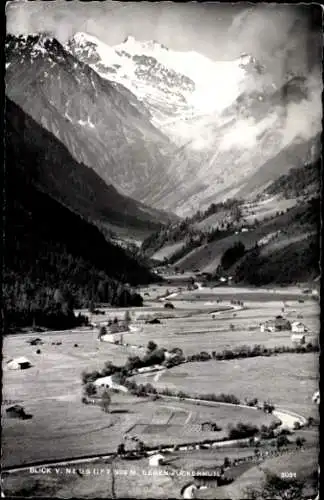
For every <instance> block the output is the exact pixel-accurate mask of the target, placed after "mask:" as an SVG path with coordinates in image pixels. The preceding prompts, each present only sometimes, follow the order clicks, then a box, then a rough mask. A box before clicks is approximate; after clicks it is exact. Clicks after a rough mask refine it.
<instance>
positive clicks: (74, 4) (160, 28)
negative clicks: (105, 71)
mask: <svg viewBox="0 0 324 500" xmlns="http://www.w3.org/2000/svg"><path fill="white" fill-rule="evenodd" d="M314 9H316V7H314V6H307V5H306V6H305V5H304V6H299V5H281V4H260V5H253V4H249V3H244V2H243V3H240V4H236V5H235V4H230V3H229V4H221V3H218V4H217V3H203V4H202V3H196V2H188V3H175V2H117V1H111V0H106V1H103V2H99V1H94V2H84V1H79V0H74V1H66V0H51V1H42V0H34V1H28V0H13V1H11V2H9V3H8V4H7V31H8V32H10V33H13V34H21V33H35V32H41V31H50V32H52V33H53V35H54V36H55V37H56V38H57V39H58V40H59V41H60V42H62V43H65V42H66V41H67V40H68V38H69V37H71V36H72V35H73V34H74V33H76V32H78V31H85V32H88V33H90V34H92V35H95V36H97V37H98V38H99V39H101V40H102V41H104V42H106V43H107V44H109V45H115V44H118V43H120V42H122V41H123V40H124V39H125V37H126V36H127V35H133V36H134V37H135V38H137V39H139V40H156V41H158V42H160V43H163V44H164V45H166V46H167V47H169V48H170V49H174V50H196V51H197V52H201V53H202V54H205V55H206V56H208V57H210V58H212V59H214V60H221V59H223V60H224V59H231V58H235V57H238V56H239V55H240V54H241V53H242V52H249V53H252V54H253V55H254V56H255V57H257V58H258V59H260V60H261V62H263V63H266V64H267V65H270V66H273V67H277V69H278V67H280V68H282V67H284V68H285V70H286V69H289V68H291V69H295V68H296V67H300V68H301V69H302V70H305V68H306V69H307V68H309V69H310V68H312V66H313V65H314V63H316V62H317V63H318V64H319V65H320V64H321V52H320V50H319V47H321V43H322V42H321V40H322V38H321V35H320V31H319V27H318V26H317V28H316V23H315V22H314V21H316V18H318V10H319V7H318V8H317V9H318V10H317V11H315V10H314ZM317 24H318V23H317Z"/></svg>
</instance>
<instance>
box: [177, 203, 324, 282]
mask: <svg viewBox="0 0 324 500" xmlns="http://www.w3.org/2000/svg"><path fill="white" fill-rule="evenodd" d="M319 213H320V206H319V199H318V198H312V199H310V200H309V201H308V202H302V203H300V204H299V205H296V206H294V207H292V208H291V209H289V210H287V211H286V212H285V213H277V214H274V216H272V217H271V218H270V219H269V220H265V221H263V222H261V223H258V224H253V225H251V226H249V227H248V228H245V230H244V231H243V232H242V230H239V231H235V230H232V231H229V232H227V233H226V232H225V231H224V232H223V233H220V234H219V235H218V236H217V237H215V238H214V240H213V241H211V242H210V243H208V244H203V245H200V246H199V247H198V248H193V249H192V250H191V251H189V252H187V253H186V254H185V255H184V256H182V257H180V256H179V259H177V260H176V261H173V264H174V266H176V267H178V268H179V269H183V270H184V271H187V270H193V269H199V270H200V271H204V272H208V273H215V272H216V270H217V268H218V266H219V265H220V263H221V258H222V255H223V254H224V252H225V251H226V250H227V249H229V248H231V247H232V246H233V245H235V244H237V243H239V242H240V243H242V244H243V245H244V246H245V250H246V252H247V255H246V258H243V259H242V262H241V264H242V265H241V268H240V269H241V271H240V272H238V274H237V279H238V280H239V281H241V280H243V281H244V280H245V279H246V281H247V282H251V281H249V279H250V278H249V276H250V274H249V273H248V270H249V266H250V268H251V269H250V271H251V275H252V271H253V270H255V263H256V262H257V260H255V263H253V255H254V254H253V253H250V252H252V251H253V250H254V249H255V246H256V245H257V246H258V247H259V249H260V251H259V252H258V257H260V262H261V257H262V263H263V264H264V265H266V266H267V265H268V264H269V263H271V266H270V267H271V269H272V272H274V274H273V276H272V281H273V282H274V281H275V280H276V277H277V275H276V273H275V269H276V266H275V265H272V264H273V263H274V262H276V265H277V274H278V275H279V274H280V280H281V281H282V282H283V276H284V272H285V271H282V270H286V268H287V266H288V265H290V266H291V268H294V266H295V261H294V260H290V261H289V260H288V259H287V255H288V254H289V255H290V256H291V258H292V259H293V256H294V254H295V257H296V259H299V257H300V258H301V259H304V260H302V261H303V262H304V263H306V260H305V258H306V257H307V259H308V260H307V262H308V263H312V264H311V265H309V273H310V274H311V273H313V274H314V275H318V274H319V271H318V260H319V230H320V225H319ZM305 241H306V243H305ZM305 245H306V246H305ZM307 245H309V253H308V255H307V251H306V250H305V248H306V247H307V248H308V246H307ZM286 249H288V250H286ZM287 252H288V253H287ZM272 256H273V261H272ZM281 258H282V259H283V261H282V266H281V263H280V262H281ZM244 262H245V263H246V265H244V266H243V264H244ZM292 262H294V264H293V265H292ZM298 262H299V263H300V262H301V261H300V260H298ZM238 264H239V263H238ZM263 264H262V265H263ZM260 265H261V264H260ZM269 265H270V264H269ZM296 266H297V260H296ZM298 266H299V264H298ZM236 267H237V266H234V267H233V268H231V269H229V270H228V272H227V273H226V274H227V275H229V276H235V274H236ZM302 272H303V276H300V279H304V278H305V274H307V272H308V271H307V270H305V269H303V266H299V267H298V271H297V267H296V272H295V273H288V275H287V276H290V275H294V280H296V281H298V273H300V274H301V273H302ZM267 273H268V271H267ZM261 274H262V273H261V272H260V276H261ZM289 279H290V278H289ZM267 282H271V279H270V278H269V276H268V277H267ZM261 283H263V282H262V281H260V284H261ZM254 284H256V283H254Z"/></svg>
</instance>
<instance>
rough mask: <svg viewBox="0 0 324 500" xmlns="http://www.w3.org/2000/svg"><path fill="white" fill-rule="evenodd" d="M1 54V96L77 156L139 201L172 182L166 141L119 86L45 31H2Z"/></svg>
mask: <svg viewBox="0 0 324 500" xmlns="http://www.w3.org/2000/svg"><path fill="white" fill-rule="evenodd" d="M6 61H7V63H6V66H7V68H6V93H7V95H8V97H9V98H10V99H12V100H13V101H14V102H15V103H16V104H18V105H19V106H20V107H21V108H22V109H23V110H24V111H25V112H26V113H28V114H30V116H32V118H34V120H36V121H37V122H38V123H39V124H41V125H42V126H43V127H44V128H46V129H47V130H49V131H50V132H52V133H53V134H54V135H55V136H56V137H57V138H58V139H59V140H60V141H61V142H62V143H63V144H64V145H65V146H66V147H67V149H68V150H69V151H70V153H71V154H72V156H73V157H74V158H75V159H76V160H77V161H79V162H82V163H84V164H85V165H87V166H89V167H92V168H93V169H94V170H95V171H96V173H97V174H99V175H100V176H101V177H102V178H103V179H104V180H105V181H106V182H107V183H108V184H110V183H112V184H113V185H114V186H116V188H117V189H119V190H121V192H122V193H123V194H125V195H130V196H132V197H134V198H135V199H138V200H140V201H142V202H145V203H146V202H150V201H151V200H153V199H155V198H157V199H158V200H159V199H161V194H160V187H161V186H164V187H165V188H167V187H168V188H169V190H172V189H174V187H176V188H177V185H178V184H179V183H177V179H176V175H175V172H174V171H172V170H170V168H169V163H170V159H171V158H172V157H173V152H174V147H173V146H172V145H171V144H170V141H169V140H168V139H167V138H166V137H165V136H164V135H163V134H162V132H160V131H159V130H157V129H156V128H155V127H154V126H153V125H152V124H151V122H150V120H149V113H148V111H147V109H146V108H145V107H144V106H143V105H142V104H141V103H140V102H139V101H138V99H137V98H136V97H135V96H134V95H132V94H131V93H130V92H129V91H128V90H127V89H125V88H123V87H121V86H120V85H119V84H116V83H112V82H108V81H107V80H103V79H102V78H100V77H99V76H98V74H97V73H96V72H95V71H93V70H92V69H91V68H90V67H89V66H87V65H85V64H83V63H81V62H79V61H77V60H76V59H75V58H74V57H73V56H72V55H71V54H69V53H67V52H66V51H65V50H64V48H63V47H62V46H61V45H60V44H59V43H58V42H57V41H56V40H55V39H53V38H50V37H47V36H45V35H35V36H28V37H23V36H21V37H18V38H16V37H13V36H8V37H7V40H6ZM179 190H180V191H181V186H179ZM160 205H163V203H162V202H161V203H160ZM163 208H165V206H163Z"/></svg>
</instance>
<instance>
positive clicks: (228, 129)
mask: <svg viewBox="0 0 324 500" xmlns="http://www.w3.org/2000/svg"><path fill="white" fill-rule="evenodd" d="M67 50H69V51H70V52H71V53H73V54H74V55H75V57H77V58H78V59H79V60H81V61H84V62H86V63H87V64H89V65H90V66H91V67H92V68H93V69H94V70H95V71H96V72H97V73H98V74H100V75H101V76H102V77H104V78H107V79H109V80H114V81H116V82H119V83H122V84H123V85H124V86H125V87H127V88H128V89H129V90H131V91H132V92H133V93H134V94H135V95H136V96H137V97H138V99H139V100H141V101H142V102H143V104H145V106H146V107H147V108H148V110H149V112H150V113H151V116H152V121H153V123H154V124H155V125H156V126H157V127H158V128H160V130H161V131H162V132H163V133H165V134H166V135H168V136H169V137H170V138H171V139H172V140H173V141H174V142H175V143H176V144H177V145H178V150H177V154H176V155H174V157H173V161H172V171H173V172H176V173H177V178H178V179H179V180H180V181H181V185H182V186H183V187H184V191H183V190H182V192H178V193H175V190H173V192H172V191H171V192H170V191H169V187H168V186H166V187H165V189H164V192H163V196H164V203H165V206H167V207H172V210H175V211H177V212H178V213H181V214H182V215H189V214H192V213H193V212H194V211H195V208H196V209H197V208H198V205H200V207H201V208H205V207H206V206H207V205H208V204H210V203H211V202H213V201H221V200H222V199H224V198H226V197H229V196H234V195H236V194H237V193H239V194H240V190H242V193H243V192H244V189H245V184H246V185H247V183H250V181H251V182H253V183H255V184H256V186H255V188H256V189H257V188H260V187H265V185H266V183H267V182H268V181H269V182H270V181H272V180H274V179H275V178H277V177H278V176H280V175H281V174H283V173H285V172H286V171H287V170H289V168H290V167H291V166H296V165H294V162H295V161H296V160H297V159H300V160H301V161H303V162H304V161H305V160H306V158H307V157H308V156H309V154H310V151H311V150H312V148H314V144H315V149H316V152H315V156H316V155H317V156H318V155H319V145H318V141H317V142H316V140H315V141H314V138H315V137H316V135H317V134H318V133H319V132H320V129H321V87H322V84H321V78H320V74H319V73H317V72H316V70H314V72H313V73H312V74H310V75H309V74H299V73H296V74H294V73H292V72H290V73H287V74H286V75H285V76H284V77H283V78H282V79H278V78H277V77H274V76H272V75H271V74H270V73H269V71H268V70H267V68H266V67H265V66H264V65H263V64H261V63H260V62H259V61H257V60H256V59H255V58H254V57H253V56H252V55H249V54H242V55H241V57H239V58H237V59H234V60H232V61H222V62H215V61H211V60H209V59H207V58H206V57H204V56H202V55H201V54H198V53H195V52H174V51H172V50H168V49H167V48H166V47H163V46H161V45H160V44H158V43H157V42H140V41H137V40H135V39H134V38H133V37H128V38H127V39H126V40H125V42H124V43H122V44H120V45H118V46H115V47H108V46H107V45H105V44H103V43H102V42H100V41H99V40H97V39H96V38H95V37H93V36H90V35H88V34H85V33H78V34H76V35H75V36H74V37H73V38H72V39H71V40H70V41H69V43H68V44H67ZM188 158H190V161H187V159H188ZM274 165H275V167H276V168H275V169H274V168H273V166H274ZM287 165H288V168H287V169H286V166H287ZM259 169H261V172H260V174H259ZM265 172H266V174H265ZM254 176H256V177H254ZM183 192H185V196H183ZM155 202H157V203H158V201H157V200H156V199H155Z"/></svg>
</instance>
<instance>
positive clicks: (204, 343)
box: [124, 289, 320, 355]
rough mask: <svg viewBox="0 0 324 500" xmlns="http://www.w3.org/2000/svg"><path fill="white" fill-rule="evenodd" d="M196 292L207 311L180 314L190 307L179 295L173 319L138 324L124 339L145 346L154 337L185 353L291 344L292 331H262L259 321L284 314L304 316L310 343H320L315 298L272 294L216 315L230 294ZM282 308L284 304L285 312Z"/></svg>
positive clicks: (157, 340)
mask: <svg viewBox="0 0 324 500" xmlns="http://www.w3.org/2000/svg"><path fill="white" fill-rule="evenodd" d="M215 290H217V289H215ZM188 294H191V296H190V295H188V297H190V298H191V297H192V296H193V294H194V293H193V292H188ZM195 295H196V296H197V295H199V297H200V298H199V299H196V300H193V301H192V302H191V304H192V305H194V304H195V306H196V308H197V307H201V308H203V307H205V308H207V312H203V309H202V310H201V312H200V314H194V315H190V316H188V317H181V316H182V315H183V313H184V311H185V310H186V311H187V312H189V310H188V309H184V306H186V308H187V301H185V300H183V301H178V300H177V298H178V296H176V297H174V298H173V303H174V304H175V309H174V310H172V311H171V312H170V314H172V315H174V318H169V319H162V320H161V324H158V325H149V324H148V325H146V324H141V325H139V326H138V331H135V332H132V333H127V334H124V342H126V343H130V344H134V345H146V344H147V343H148V342H149V340H154V341H155V342H156V343H157V344H158V345H159V346H161V347H166V348H174V347H180V348H181V349H182V350H183V352H184V354H185V355H189V354H194V353H197V352H199V351H204V350H205V351H209V352H211V351H213V350H215V351H219V350H223V349H229V348H233V347H237V346H239V345H244V344H248V345H254V344H262V345H265V346H266V347H274V346H276V345H285V346H291V345H292V343H291V339H290V337H291V332H290V331H282V332H274V333H268V332H261V331H260V323H262V322H264V321H266V320H268V319H271V318H274V317H275V316H276V315H278V314H285V315H286V316H287V318H288V319H289V320H290V321H296V320H297V319H298V316H299V317H300V316H302V318H301V319H300V321H302V322H303V323H304V324H305V326H306V327H307V328H308V329H309V332H308V333H307V334H306V339H307V342H313V343H317V342H318V338H319V330H320V321H319V308H318V304H317V303H316V302H315V301H312V300H307V301H305V302H304V303H299V302H298V300H296V299H295V300H294V301H293V300H291V301H289V302H285V306H283V304H284V302H283V301H282V300H278V297H274V296H273V294H272V295H271V296H270V298H271V300H268V301H265V300H260V301H245V302H244V306H245V307H246V309H244V310H237V311H234V310H233V311H224V312H222V313H221V314H215V315H214V318H213V317H212V316H213V313H212V311H215V310H217V308H220V307H221V306H223V307H229V306H230V302H229V301H228V300H229V297H227V296H224V295H215V293H214V294H213V295H212V294H211V293H208V294H207V292H206V294H205V293H201V294H195ZM250 295H251V294H250ZM216 297H217V298H218V297H221V298H222V303H219V304H217V303H216ZM241 297H242V295H237V296H236V300H238V299H240V300H241ZM248 298H250V296H248ZM276 299H277V300H276ZM188 302H189V300H188ZM211 304H214V305H213V306H212V305H211ZM283 307H285V312H284V313H283V312H282V308H283ZM208 309H209V312H208ZM230 325H233V326H234V330H231V329H230Z"/></svg>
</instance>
